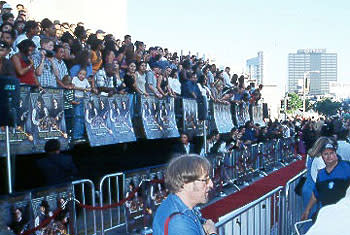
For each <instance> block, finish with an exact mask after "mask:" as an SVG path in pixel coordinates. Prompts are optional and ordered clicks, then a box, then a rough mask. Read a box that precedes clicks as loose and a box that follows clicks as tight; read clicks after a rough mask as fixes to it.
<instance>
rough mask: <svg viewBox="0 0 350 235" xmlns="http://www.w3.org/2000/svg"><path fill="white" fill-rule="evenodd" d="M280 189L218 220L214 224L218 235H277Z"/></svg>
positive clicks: (278, 229)
mask: <svg viewBox="0 0 350 235" xmlns="http://www.w3.org/2000/svg"><path fill="white" fill-rule="evenodd" d="M282 189H283V187H282V186H280V187H278V188H276V189H274V190H272V191H271V192H269V193H267V194H265V195H264V196H262V197H260V198H259V199H257V200H255V201H253V202H251V203H249V204H247V205H245V206H243V207H241V208H239V209H237V210H234V211H233V212H231V213H230V214H228V215H226V216H224V217H222V218H221V219H219V222H217V223H216V224H215V226H216V227H217V229H218V232H219V234H220V235H232V234H235V235H236V234H245V235H266V234H275V235H278V234H279V231H280V228H279V226H280V223H279V221H280V218H279V217H280V208H281V206H280V203H281V202H280V198H281V193H282ZM283 235H284V234H283Z"/></svg>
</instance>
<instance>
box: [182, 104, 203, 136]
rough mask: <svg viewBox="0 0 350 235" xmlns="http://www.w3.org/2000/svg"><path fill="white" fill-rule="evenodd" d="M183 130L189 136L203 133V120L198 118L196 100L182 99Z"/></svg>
mask: <svg viewBox="0 0 350 235" xmlns="http://www.w3.org/2000/svg"><path fill="white" fill-rule="evenodd" d="M182 112H183V113H182V117H183V131H184V132H186V133H188V134H189V135H191V136H202V135H203V121H199V119H198V105H197V102H196V100H193V99H182Z"/></svg>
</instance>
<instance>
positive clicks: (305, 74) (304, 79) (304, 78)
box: [303, 72, 310, 115]
mask: <svg viewBox="0 0 350 235" xmlns="http://www.w3.org/2000/svg"><path fill="white" fill-rule="evenodd" d="M309 73H310V72H306V73H304V77H303V115H305V111H306V110H305V81H306V76H307V74H309Z"/></svg>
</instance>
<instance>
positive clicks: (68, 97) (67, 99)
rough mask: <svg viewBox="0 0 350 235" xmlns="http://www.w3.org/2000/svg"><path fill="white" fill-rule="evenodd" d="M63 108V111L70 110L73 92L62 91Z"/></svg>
mask: <svg viewBox="0 0 350 235" xmlns="http://www.w3.org/2000/svg"><path fill="white" fill-rule="evenodd" d="M63 99H64V100H63V108H64V109H72V108H73V104H72V101H73V100H74V90H66V89H65V90H64V91H63Z"/></svg>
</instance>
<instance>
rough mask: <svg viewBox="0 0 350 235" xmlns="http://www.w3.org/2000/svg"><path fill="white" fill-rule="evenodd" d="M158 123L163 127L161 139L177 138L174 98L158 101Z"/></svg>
mask: <svg viewBox="0 0 350 235" xmlns="http://www.w3.org/2000/svg"><path fill="white" fill-rule="evenodd" d="M158 101H159V107H160V108H159V109H160V110H159V123H160V125H161V126H162V127H163V130H162V132H163V138H173V137H179V131H178V129H177V125H176V119H175V111H174V98H167V99H159V100H158Z"/></svg>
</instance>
